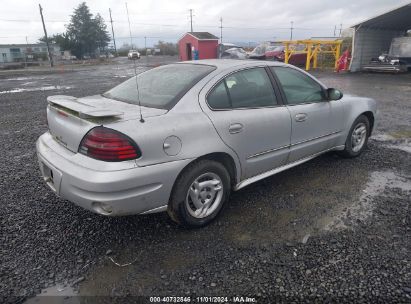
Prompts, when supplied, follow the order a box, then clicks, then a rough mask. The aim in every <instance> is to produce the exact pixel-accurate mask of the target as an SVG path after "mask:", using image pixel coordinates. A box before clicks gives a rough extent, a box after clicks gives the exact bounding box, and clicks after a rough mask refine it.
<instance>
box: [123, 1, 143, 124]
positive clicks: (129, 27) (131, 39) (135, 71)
mask: <svg viewBox="0 0 411 304" xmlns="http://www.w3.org/2000/svg"><path fill="white" fill-rule="evenodd" d="M126 11H127V20H128V30H129V32H130V43H131V48H133V37H132V35H131V25H130V17H129V15H128V7H127V2H126ZM131 60H133V65H134V77H135V78H136V89H137V102H138V107H139V109H140V122H144V118H143V113H141V101H140V91H139V90H138V79H137V66H136V60H135V59H133V58H131Z"/></svg>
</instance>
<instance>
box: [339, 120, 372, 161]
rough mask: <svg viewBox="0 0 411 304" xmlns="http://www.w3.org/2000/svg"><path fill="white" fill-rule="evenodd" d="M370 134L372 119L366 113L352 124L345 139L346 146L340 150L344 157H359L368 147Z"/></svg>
mask: <svg viewBox="0 0 411 304" xmlns="http://www.w3.org/2000/svg"><path fill="white" fill-rule="evenodd" d="M369 135H370V121H369V120H368V118H367V117H366V116H365V115H361V116H359V117H358V118H357V119H356V120H355V121H354V123H353V125H352V126H351V129H350V132H349V133H348V136H347V140H346V141H345V148H344V150H343V151H340V152H339V155H341V156H343V157H348V158H352V157H357V156H359V155H360V154H361V153H362V152H363V151H364V149H365V148H366V147H367V142H368V137H369Z"/></svg>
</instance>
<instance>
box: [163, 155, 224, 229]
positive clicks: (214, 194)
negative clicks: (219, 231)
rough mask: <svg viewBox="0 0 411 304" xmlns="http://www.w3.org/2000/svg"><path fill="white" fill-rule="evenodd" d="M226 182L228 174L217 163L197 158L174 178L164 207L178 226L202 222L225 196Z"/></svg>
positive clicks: (211, 214)
mask: <svg viewBox="0 0 411 304" xmlns="http://www.w3.org/2000/svg"><path fill="white" fill-rule="evenodd" d="M230 185H231V184H230V175H229V174H228V172H227V169H226V168H225V167H224V166H223V165H222V164H221V163H219V162H216V161H212V160H201V161H198V162H196V163H194V164H192V165H190V166H189V167H188V168H187V169H186V170H185V171H184V172H183V174H182V175H181V176H180V177H179V178H178V180H177V181H176V183H175V185H174V189H173V192H172V195H171V198H170V202H169V205H168V210H167V211H168V213H169V215H170V217H171V218H172V219H173V220H174V221H175V222H177V223H178V224H180V225H182V226H186V227H193V228H194V227H201V226H205V225H207V224H208V223H210V222H211V221H212V220H213V219H214V218H215V217H216V216H217V215H218V213H219V212H220V210H221V208H222V207H223V205H224V203H225V202H226V201H227V200H228V198H229V195H230V191H231V187H230Z"/></svg>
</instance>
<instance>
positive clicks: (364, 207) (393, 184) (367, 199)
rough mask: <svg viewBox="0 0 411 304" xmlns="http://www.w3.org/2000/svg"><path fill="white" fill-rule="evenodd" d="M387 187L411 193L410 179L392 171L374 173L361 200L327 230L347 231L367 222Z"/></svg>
mask: <svg viewBox="0 0 411 304" xmlns="http://www.w3.org/2000/svg"><path fill="white" fill-rule="evenodd" d="M386 187H389V188H400V189H401V190H403V191H411V182H410V180H409V178H406V177H402V176H399V175H397V174H396V173H394V172H392V171H375V172H372V173H371V176H370V178H369V180H368V182H367V184H366V186H365V188H364V190H363V191H362V194H361V196H360V199H359V200H358V201H355V202H354V203H353V204H352V205H350V206H348V207H347V208H345V210H344V211H343V212H342V213H340V214H339V215H337V216H336V217H335V218H334V220H333V221H331V222H330V223H329V224H328V225H326V227H325V230H334V229H347V228H349V227H351V226H353V225H355V224H356V223H357V222H358V221H365V220H366V219H367V218H368V217H369V216H370V215H371V214H372V212H373V211H374V209H375V202H374V198H375V197H377V196H380V195H382V194H383V192H384V190H385V189H386Z"/></svg>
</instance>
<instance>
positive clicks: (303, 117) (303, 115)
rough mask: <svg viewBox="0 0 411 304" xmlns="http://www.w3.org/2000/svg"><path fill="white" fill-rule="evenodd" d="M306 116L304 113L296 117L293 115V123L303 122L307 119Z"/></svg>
mask: <svg viewBox="0 0 411 304" xmlns="http://www.w3.org/2000/svg"><path fill="white" fill-rule="evenodd" d="M307 116H308V115H307V114H305V113H299V114H297V115H295V121H298V122H301V121H305V120H306V119H307Z"/></svg>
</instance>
